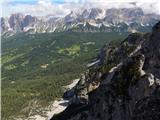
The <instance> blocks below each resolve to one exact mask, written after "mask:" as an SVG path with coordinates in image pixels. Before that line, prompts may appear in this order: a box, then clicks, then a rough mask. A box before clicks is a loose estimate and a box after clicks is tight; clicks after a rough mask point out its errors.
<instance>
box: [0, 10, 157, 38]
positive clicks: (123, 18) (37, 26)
mask: <svg viewBox="0 0 160 120" xmlns="http://www.w3.org/2000/svg"><path fill="white" fill-rule="evenodd" d="M158 20H160V15H158V14H147V13H144V12H143V10H142V9H141V8H120V9H116V8H111V9H100V8H91V9H84V10H81V11H80V12H73V11H71V12H70V13H69V14H68V15H66V16H64V17H54V16H52V15H49V16H46V17H43V18H39V17H34V16H31V15H23V14H20V13H19V14H12V15H11V16H10V17H9V18H3V17H1V28H0V30H1V33H2V35H6V36H9V35H13V34H15V33H19V32H28V33H46V32H64V31H74V32H77V31H78V32H81V31H83V32H135V31H142V32H144V31H149V30H150V29H151V26H153V25H154V24H155V23H156V22H157V21H158Z"/></svg>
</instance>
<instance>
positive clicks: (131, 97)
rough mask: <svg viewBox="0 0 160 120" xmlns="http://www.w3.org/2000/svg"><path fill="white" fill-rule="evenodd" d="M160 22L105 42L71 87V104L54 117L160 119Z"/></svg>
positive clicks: (72, 119) (76, 119) (56, 119)
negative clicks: (148, 30) (119, 39)
mask: <svg viewBox="0 0 160 120" xmlns="http://www.w3.org/2000/svg"><path fill="white" fill-rule="evenodd" d="M159 25H160V22H158V23H157V24H156V25H154V27H153V32H152V33H146V34H141V33H133V34H131V35H129V36H128V37H127V38H126V39H125V40H124V41H122V42H121V43H120V44H118V45H117V44H113V43H112V44H106V45H105V46H104V47H103V49H102V50H101V52H100V55H99V56H98V57H97V59H96V60H95V61H92V63H90V66H89V67H88V69H87V71H86V72H85V73H84V75H82V77H81V79H80V81H79V82H78V84H77V85H76V86H75V87H74V94H73V90H72V95H71V96H72V97H71V96H70V97H71V101H70V105H69V106H68V107H67V109H66V110H65V111H63V112H62V113H60V114H59V115H56V116H54V117H53V118H52V120H63V119H64V118H65V119H66V120H80V119H83V120H152V119H153V120H159V118H160V50H159V48H160V42H159V39H160V34H159V27H160V26H159ZM67 92H68V93H67V95H69V93H70V91H67Z"/></svg>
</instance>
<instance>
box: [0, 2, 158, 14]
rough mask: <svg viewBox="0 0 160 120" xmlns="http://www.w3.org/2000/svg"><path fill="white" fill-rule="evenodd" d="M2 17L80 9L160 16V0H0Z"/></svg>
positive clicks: (60, 12) (68, 11)
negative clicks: (138, 10) (136, 11)
mask: <svg viewBox="0 0 160 120" xmlns="http://www.w3.org/2000/svg"><path fill="white" fill-rule="evenodd" d="M0 3H1V8H2V11H1V16H2V15H3V16H8V15H10V14H13V13H23V14H31V15H35V16H44V15H49V14H52V15H55V16H63V15H66V14H68V13H70V11H71V10H73V11H74V10H81V9H80V8H90V7H99V8H105V9H107V8H123V7H127V8H130V7H135V6H136V7H141V8H142V9H143V10H144V11H145V12H147V13H158V14H160V0H0Z"/></svg>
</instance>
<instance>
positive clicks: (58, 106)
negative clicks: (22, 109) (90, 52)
mask: <svg viewBox="0 0 160 120" xmlns="http://www.w3.org/2000/svg"><path fill="white" fill-rule="evenodd" d="M78 81H79V79H75V80H73V82H72V83H71V84H69V85H67V86H65V88H66V89H72V88H73V87H74V86H75V85H76V84H77V83H78ZM68 104H69V100H64V99H63V98H61V99H60V100H56V101H54V102H53V103H52V104H51V105H50V107H48V108H47V109H45V110H44V114H43V115H40V114H37V115H34V116H30V117H28V118H26V119H24V118H16V120H50V119H51V118H52V117H53V115H55V114H58V113H60V112H62V111H64V110H65V109H66V108H67V106H68Z"/></svg>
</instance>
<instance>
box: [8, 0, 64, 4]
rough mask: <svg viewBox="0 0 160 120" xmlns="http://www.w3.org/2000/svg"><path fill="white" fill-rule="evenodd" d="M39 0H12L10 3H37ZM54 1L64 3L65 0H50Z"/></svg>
mask: <svg viewBox="0 0 160 120" xmlns="http://www.w3.org/2000/svg"><path fill="white" fill-rule="evenodd" d="M38 1H39V0H10V1H9V2H10V3H14V4H24V3H25V4H36V3H37V2H38ZM50 2H53V3H64V0H50Z"/></svg>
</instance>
